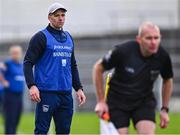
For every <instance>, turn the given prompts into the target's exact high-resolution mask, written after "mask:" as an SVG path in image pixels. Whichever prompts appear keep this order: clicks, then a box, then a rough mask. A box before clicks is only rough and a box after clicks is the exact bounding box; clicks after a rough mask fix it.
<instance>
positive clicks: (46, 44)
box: [24, 3, 86, 134]
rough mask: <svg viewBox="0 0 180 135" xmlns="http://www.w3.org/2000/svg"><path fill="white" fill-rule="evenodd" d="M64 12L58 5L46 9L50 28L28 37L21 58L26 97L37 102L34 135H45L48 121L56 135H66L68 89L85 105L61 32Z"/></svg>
mask: <svg viewBox="0 0 180 135" xmlns="http://www.w3.org/2000/svg"><path fill="white" fill-rule="evenodd" d="M66 11H67V10H66V8H65V7H64V6H63V5H61V4H59V3H54V4H52V5H51V6H50V7H49V9H48V19H49V21H50V24H49V25H48V26H47V27H46V28H45V29H44V30H42V31H39V32H38V33H37V34H35V35H34V36H33V37H32V39H31V40H30V43H29V48H28V50H27V52H26V55H25V58H24V74H25V79H26V82H27V86H28V88H29V94H30V97H31V99H32V101H35V102H37V106H36V114H35V130H34V133H35V134H47V132H48V130H49V126H50V122H51V118H52V117H53V119H54V122H55V127H56V128H55V130H56V134H69V132H70V125H71V120H72V115H73V99H72V87H73V88H74V89H75V91H76V94H77V97H78V99H79V102H80V105H81V104H84V103H85V99H86V97H85V95H84V92H83V89H82V85H81V82H80V79H79V73H78V68H77V64H76V60H75V56H74V44H73V39H72V37H71V36H70V34H69V33H68V32H66V31H63V29H62V27H63V25H64V21H65V13H66ZM34 65H35V68H34V74H33V71H32V68H33V66H34Z"/></svg>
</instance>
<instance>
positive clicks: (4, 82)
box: [2, 80, 9, 88]
mask: <svg viewBox="0 0 180 135" xmlns="http://www.w3.org/2000/svg"><path fill="white" fill-rule="evenodd" d="M2 85H3V86H4V88H8V87H9V82H8V81H6V80H3V81H2Z"/></svg>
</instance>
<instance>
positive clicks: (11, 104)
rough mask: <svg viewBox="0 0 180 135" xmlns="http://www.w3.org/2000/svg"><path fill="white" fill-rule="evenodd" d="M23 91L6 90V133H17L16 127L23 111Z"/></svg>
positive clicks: (4, 107) (4, 104)
mask: <svg viewBox="0 0 180 135" xmlns="http://www.w3.org/2000/svg"><path fill="white" fill-rule="evenodd" d="M22 99H23V94H22V93H15V92H9V91H5V92H4V103H3V110H4V111H3V112H4V122H5V134H16V129H17V126H18V123H19V121H20V117H21V113H22Z"/></svg>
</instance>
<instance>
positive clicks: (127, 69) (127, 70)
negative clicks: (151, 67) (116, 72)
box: [125, 67, 135, 74]
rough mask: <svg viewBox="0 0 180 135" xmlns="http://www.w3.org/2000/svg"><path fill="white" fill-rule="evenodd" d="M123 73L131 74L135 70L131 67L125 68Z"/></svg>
mask: <svg viewBox="0 0 180 135" xmlns="http://www.w3.org/2000/svg"><path fill="white" fill-rule="evenodd" d="M125 71H126V72H128V73H131V74H134V73H135V70H134V68H132V67H125Z"/></svg>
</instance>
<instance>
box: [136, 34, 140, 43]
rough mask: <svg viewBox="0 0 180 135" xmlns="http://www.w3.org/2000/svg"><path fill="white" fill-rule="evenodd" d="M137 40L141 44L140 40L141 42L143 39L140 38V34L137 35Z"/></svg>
mask: <svg viewBox="0 0 180 135" xmlns="http://www.w3.org/2000/svg"><path fill="white" fill-rule="evenodd" d="M136 42H138V43H139V44H140V42H141V39H140V36H139V35H137V36H136Z"/></svg>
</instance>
